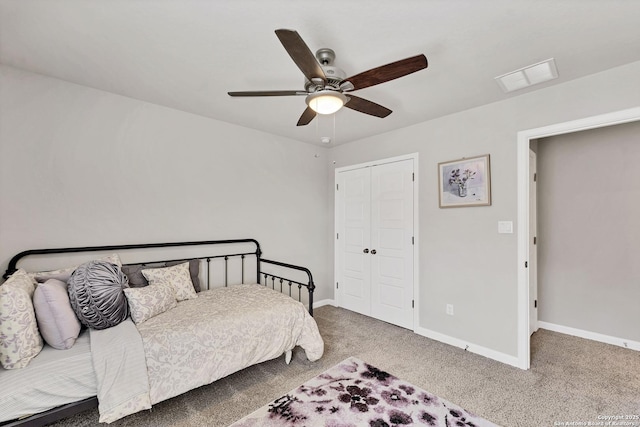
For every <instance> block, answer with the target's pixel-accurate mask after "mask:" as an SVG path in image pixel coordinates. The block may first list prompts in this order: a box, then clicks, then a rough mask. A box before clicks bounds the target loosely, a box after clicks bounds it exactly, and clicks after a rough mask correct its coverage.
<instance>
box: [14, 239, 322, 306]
mask: <svg viewBox="0 0 640 427" xmlns="http://www.w3.org/2000/svg"><path fill="white" fill-rule="evenodd" d="M238 247H241V250H237V248H238ZM247 247H249V248H250V249H246V248H247ZM163 248H164V249H168V248H184V249H185V250H186V249H187V248H203V250H205V249H211V253H209V254H205V255H202V254H190V255H186V254H185V256H184V257H183V256H182V255H180V256H178V257H176V256H172V257H171V258H172V259H157V258H156V259H144V260H140V261H138V260H137V261H136V262H135V264H153V263H160V262H170V261H182V260H188V259H199V260H201V264H204V265H203V266H202V267H204V268H203V271H204V273H205V274H206V277H204V278H202V279H205V280H204V282H205V283H206V288H207V289H209V288H210V287H211V286H212V278H213V272H212V268H213V267H212V263H213V262H214V261H218V262H219V264H220V267H219V268H218V270H222V271H218V273H219V274H218V275H219V276H222V277H223V280H221V281H222V283H219V284H220V285H224V286H228V285H229V276H230V272H231V268H232V267H233V266H231V265H230V264H231V263H230V261H237V260H239V265H236V270H234V271H235V276H236V277H237V279H236V280H239V281H240V283H260V284H263V285H265V286H270V287H271V288H272V289H274V290H278V291H280V292H282V293H287V292H288V294H289V296H291V297H292V298H295V293H296V290H295V288H297V297H298V298H297V299H298V301H301V302H302V300H303V298H302V295H303V293H302V288H305V289H306V290H307V298H308V301H307V302H308V305H309V313H310V314H311V315H313V291H314V290H315V284H314V283H313V276H312V274H311V271H309V269H308V268H306V267H302V266H298V265H293V264H288V263H285V262H280V261H273V260H269V259H264V258H262V251H261V249H260V243H258V241H257V240H255V239H231V240H203V241H191V242H170V243H142V244H128V245H105V246H84V247H73V248H53V249H30V250H27V251H23V252H20V253H19V254H17V255H15V256H14V257H13V258H11V260H10V261H9V265H8V266H7V270H6V272H5V273H4V275H3V276H2V277H3V278H5V279H6V278H8V277H9V276H10V275H11V274H13V273H14V272H15V271H16V270H17V269H18V268H19V267H18V264H19V263H21V262H22V263H23V262H25V259H26V258H28V257H32V258H33V257H35V256H45V257H46V256H47V255H58V256H59V255H62V254H70V255H71V254H73V255H77V254H82V253H91V252H102V253H105V252H117V253H118V254H119V255H121V257H122V258H123V265H128V264H134V263H133V262H129V261H128V260H127V255H126V254H127V252H132V251H143V252H144V254H145V256H151V255H150V254H151V253H153V254H154V255H153V256H154V257H155V255H156V250H157V254H158V256H160V255H161V254H162V249H163ZM213 248H216V249H217V250H215V251H214V250H213ZM225 248H226V249H225ZM226 250H229V251H230V252H229V253H227V252H226ZM173 253H175V252H173ZM251 258H255V271H253V269H251V271H247V274H245V270H246V269H247V268H250V267H251V266H249V264H253V263H252V262H251V263H250V262H249V260H250V259H251ZM245 261H247V262H245ZM234 264H238V262H235V263H234ZM238 269H239V273H238ZM201 271H202V269H201ZM291 273H293V274H291ZM296 274H298V275H296ZM291 275H293V276H296V277H295V278H287V277H285V276H289V277H291ZM222 277H221V279H222ZM202 279H201V280H202Z"/></svg>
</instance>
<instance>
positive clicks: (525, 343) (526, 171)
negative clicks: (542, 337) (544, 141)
mask: <svg viewBox="0 0 640 427" xmlns="http://www.w3.org/2000/svg"><path fill="white" fill-rule="evenodd" d="M638 120H640V107H639V108H631V109H627V110H621V111H617V112H613V113H608V114H602V115H599V116H593V117H588V118H585V119H580V120H574V121H570V122H565V123H558V124H555V125H550V126H545V127H541V128H536V129H529V130H525V131H521V132H518V140H517V150H516V151H517V171H518V172H517V173H518V190H517V191H518V261H517V262H518V266H517V268H518V367H519V368H521V369H529V368H530V366H531V348H530V330H531V326H530V322H531V320H530V308H529V307H530V304H531V301H530V298H531V297H530V278H529V275H530V269H529V262H530V242H531V239H532V238H533V236H531V230H530V227H531V224H530V221H531V213H530V163H529V162H530V157H529V151H530V144H531V141H532V140H535V139H538V138H545V137H550V136H555V135H562V134H567V133H573V132H579V131H583V130H589V129H596V128H601V127H606V126H614V125H618V124H622V123H629V122H634V121H638ZM534 328H535V327H534Z"/></svg>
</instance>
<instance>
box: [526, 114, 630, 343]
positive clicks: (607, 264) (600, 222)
mask: <svg viewBox="0 0 640 427" xmlns="http://www.w3.org/2000/svg"><path fill="white" fill-rule="evenodd" d="M639 159H640V122H633V123H626V124H621V125H617V126H609V127H604V128H599V129H593V130H589V131H584V132H577V133H571V134H567V135H559V136H554V137H549V138H543V139H540V140H539V141H538V213H539V215H538V233H537V235H538V265H539V266H538V302H539V312H538V313H539V320H541V321H544V322H548V323H552V324H556V325H561V326H568V327H571V328H577V329H580V330H585V331H590V332H596V333H599V334H604V335H607V336H612V337H620V338H625V339H627V340H634V341H640V328H639V327H638V314H637V312H638V310H637V304H638V301H640V286H638V285H639V284H640V264H638V261H637V260H638V259H640V226H639V225H638V218H640V179H638V160H639Z"/></svg>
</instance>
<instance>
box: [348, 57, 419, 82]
mask: <svg viewBox="0 0 640 427" xmlns="http://www.w3.org/2000/svg"><path fill="white" fill-rule="evenodd" d="M424 68H427V57H426V56H424V55H416V56H412V57H411V58H406V59H402V60H400V61H396V62H392V63H391V64H387V65H383V66H381V67H377V68H372V69H371V70H369V71H365V72H362V73H360V74H356V75H355V76H352V77H348V78H346V79H344V82H351V84H352V85H353V89H351V90H358V89H364V88H365V87H369V86H374V85H377V84H380V83H384V82H388V81H390V80H394V79H397V78H399V77H404V76H406V75H407V74H411V73H415V72H416V71H420V70H422V69H424ZM344 82H343V84H344Z"/></svg>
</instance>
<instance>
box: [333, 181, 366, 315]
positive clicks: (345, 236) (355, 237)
mask: <svg viewBox="0 0 640 427" xmlns="http://www.w3.org/2000/svg"><path fill="white" fill-rule="evenodd" d="M338 186H339V189H340V190H339V191H338V193H337V194H338V200H337V201H338V203H337V209H338V213H337V217H338V218H337V219H338V224H339V227H338V266H337V267H338V271H339V275H338V277H339V278H340V279H339V282H338V283H339V285H338V286H339V288H338V295H339V305H340V306H341V307H343V308H346V309H348V310H352V311H355V312H357V313H361V314H365V315H370V314H371V286H370V282H371V256H370V254H369V249H371V247H370V246H369V244H370V238H371V235H370V228H371V176H370V168H363V169H356V170H352V171H346V172H343V173H340V177H339V180H338Z"/></svg>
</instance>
